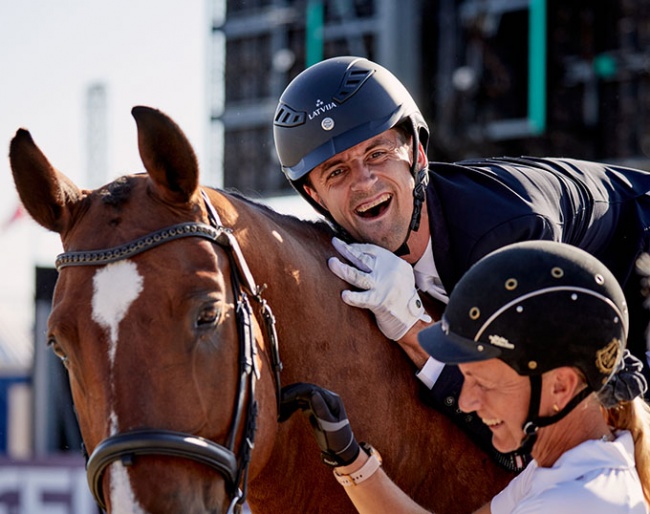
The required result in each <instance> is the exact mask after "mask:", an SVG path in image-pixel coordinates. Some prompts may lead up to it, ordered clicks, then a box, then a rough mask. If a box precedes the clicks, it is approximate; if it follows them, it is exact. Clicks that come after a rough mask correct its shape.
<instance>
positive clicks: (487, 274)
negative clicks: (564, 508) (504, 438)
mask: <svg viewBox="0 0 650 514" xmlns="http://www.w3.org/2000/svg"><path fill="white" fill-rule="evenodd" d="M627 332H628V310H627V304H626V301H625V297H624V295H623V291H622V290H621V287H620V285H619V284H618V282H617V281H616V278H614V275H612V273H611V272H610V271H609V270H608V269H607V268H606V267H605V266H604V265H603V264H602V263H601V262H600V261H598V260H597V259H596V258H595V257H593V256H591V255H590V254H588V253H586V252H585V251H583V250H581V249H579V248H576V247H574V246H570V245H566V244H563V243H557V242H552V241H528V242H523V243H516V244H513V245H509V246H506V247H504V248H502V249H500V250H497V251H495V252H493V253H491V254H489V255H488V256H486V257H484V258H483V259H481V260H480V261H479V262H477V263H476V264H475V265H474V266H472V268H470V270H469V271H468V272H467V273H466V274H465V275H464V276H463V277H462V278H461V280H460V281H459V282H458V284H457V285H456V287H455V288H454V290H453V291H452V293H451V295H450V297H449V304H448V306H447V308H446V310H445V312H444V314H443V317H442V320H441V321H440V322H438V323H437V324H436V325H434V326H433V327H431V328H428V329H426V330H424V331H422V332H421V333H420V334H419V336H418V339H419V341H420V344H421V345H422V347H423V348H424V349H425V350H426V351H427V352H428V353H429V354H431V355H432V356H433V357H434V358H436V359H438V360H440V361H442V362H444V363H447V364H461V363H464V362H474V361H482V360H487V359H491V358H498V359H501V360H502V361H503V362H505V363H506V364H508V365H509V366H510V367H512V368H513V369H514V370H515V371H516V372H517V373H519V374H520V375H524V376H529V377H530V379H531V386H532V387H531V402H530V408H529V413H528V420H527V423H526V425H525V426H524V430H525V431H526V433H528V434H533V433H534V432H535V431H536V430H537V428H539V427H543V426H547V425H550V424H552V423H555V422H556V421H559V420H560V419H561V418H562V417H564V416H565V415H566V414H568V413H569V412H570V411H571V410H572V409H573V408H574V407H575V406H576V405H577V404H578V403H579V402H580V401H582V400H583V399H584V398H585V397H586V396H587V395H588V394H589V393H591V392H592V391H599V390H600V389H601V388H602V387H603V386H604V385H605V384H606V383H607V381H608V380H609V379H610V377H611V376H612V374H613V373H614V371H615V370H616V369H617V366H618V364H619V362H620V360H621V359H622V356H623V350H624V348H625V345H626V339H627ZM561 366H573V367H576V368H578V369H579V370H580V371H581V372H582V373H583V374H584V376H585V378H586V381H587V388H586V389H584V390H583V391H582V392H581V393H579V394H578V395H576V397H575V398H574V399H573V400H572V401H571V402H569V404H568V405H567V406H566V407H565V408H564V409H563V410H562V411H561V412H559V413H558V414H556V415H554V416H551V417H547V418H541V417H539V402H540V397H541V375H542V373H544V372H546V371H549V370H552V369H554V368H558V367H561Z"/></svg>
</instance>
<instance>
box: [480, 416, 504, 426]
mask: <svg viewBox="0 0 650 514" xmlns="http://www.w3.org/2000/svg"><path fill="white" fill-rule="evenodd" d="M481 421H482V422H483V423H485V424H486V425H487V426H488V427H489V428H495V427H498V426H499V425H501V424H502V423H503V421H502V420H500V419H487V418H486V419H483V418H481Z"/></svg>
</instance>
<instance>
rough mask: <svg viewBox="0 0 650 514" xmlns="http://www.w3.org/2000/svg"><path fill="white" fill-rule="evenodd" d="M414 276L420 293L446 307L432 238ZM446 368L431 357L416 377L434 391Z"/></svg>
mask: <svg viewBox="0 0 650 514" xmlns="http://www.w3.org/2000/svg"><path fill="white" fill-rule="evenodd" d="M413 275H414V276H415V285H416V286H417V288H418V289H419V290H420V291H422V292H424V293H427V294H428V295H430V296H432V297H433V298H435V299H436V300H440V301H441V302H442V303H444V304H445V305H446V304H447V302H449V296H448V295H447V292H446V291H445V288H444V286H443V285H442V281H441V280H440V276H439V275H438V269H437V268H436V263H435V261H434V260H433V250H432V249H431V238H429V242H428V243H427V246H426V249H425V250H424V254H423V255H422V257H420V259H419V260H418V262H416V263H415V266H413ZM444 367H445V365H444V364H443V363H442V362H440V361H437V360H436V359H434V358H433V357H429V359H428V360H427V362H426V363H425V364H424V366H422V369H421V370H420V371H418V372H417V374H416V375H415V376H416V377H418V378H419V379H420V381H421V382H422V383H423V384H424V385H425V386H427V387H428V388H429V389H432V388H433V386H434V385H435V383H436V380H438V377H439V376H440V373H442V369H443V368H444Z"/></svg>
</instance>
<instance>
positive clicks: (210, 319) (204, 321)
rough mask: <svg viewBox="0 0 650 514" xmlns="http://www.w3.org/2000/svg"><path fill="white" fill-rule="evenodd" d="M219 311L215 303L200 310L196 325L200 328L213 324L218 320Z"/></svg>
mask: <svg viewBox="0 0 650 514" xmlns="http://www.w3.org/2000/svg"><path fill="white" fill-rule="evenodd" d="M219 314H220V310H219V308H218V307H217V304H216V303H213V304H211V305H207V306H205V307H203V309H201V312H199V315H198V316H197V318H196V325H197V326H199V327H201V326H205V325H212V324H214V323H215V322H216V321H217V319H218V318H219Z"/></svg>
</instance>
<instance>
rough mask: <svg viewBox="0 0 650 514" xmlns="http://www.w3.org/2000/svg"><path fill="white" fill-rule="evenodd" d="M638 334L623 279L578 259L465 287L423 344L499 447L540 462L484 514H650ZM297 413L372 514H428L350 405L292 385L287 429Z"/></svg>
mask: <svg viewBox="0 0 650 514" xmlns="http://www.w3.org/2000/svg"><path fill="white" fill-rule="evenodd" d="M627 330H628V312H627V305H626V301H625V297H624V295H623V291H622V290H621V287H620V286H619V284H618V283H617V281H616V279H615V277H614V276H613V275H612V273H611V272H610V271H609V270H608V269H607V268H606V267H605V266H603V265H602V263H600V262H599V261H598V260H597V259H595V258H594V257H593V256H591V255H589V254H588V253H586V252H584V251H583V250H580V249H578V248H576V247H574V246H570V245H566V244H562V243H557V242H552V241H527V242H523V243H516V244H513V245H508V246H506V247H504V248H502V249H500V250H496V251H495V252H493V253H491V254H489V255H488V256H486V257H484V258H483V259H481V260H480V261H479V262H478V263H476V264H475V265H474V266H473V267H472V268H471V269H470V270H469V271H468V272H467V273H466V274H465V275H464V276H463V277H462V278H461V280H460V281H459V282H458V284H457V285H456V287H455V288H454V291H453V292H452V293H451V295H450V298H449V304H448V307H447V309H446V310H445V312H444V314H443V317H442V320H441V321H440V322H439V323H436V324H435V325H434V326H433V327H431V328H428V329H426V330H424V331H422V332H421V333H420V335H419V339H420V342H421V344H422V346H423V347H424V348H425V349H426V350H427V351H428V352H430V353H431V355H433V356H434V357H435V358H437V359H438V360H440V361H442V362H446V363H449V364H457V365H458V366H459V367H460V369H461V371H462V373H463V375H464V376H465V381H464V384H463V388H462V393H461V395H460V406H461V408H462V409H463V410H465V411H477V412H478V415H479V416H481V418H482V419H483V420H484V422H485V423H486V424H487V425H489V427H490V430H491V431H492V438H493V444H494V446H495V447H496V448H497V449H499V450H500V451H503V452H510V451H512V450H514V449H516V448H518V447H521V446H523V447H524V448H525V449H526V451H528V450H530V451H531V454H532V456H533V459H534V460H533V461H532V462H531V463H530V464H529V465H528V466H527V467H526V469H525V470H524V471H523V472H522V473H521V474H520V475H519V476H517V477H516V478H515V479H514V480H513V481H512V482H511V483H510V484H509V485H508V486H507V487H506V488H505V489H504V490H503V491H502V492H501V493H499V494H498V495H496V496H495V497H494V498H493V499H492V501H491V502H490V503H489V504H487V505H485V506H483V507H482V508H481V509H480V510H479V511H478V512H481V513H490V512H491V513H492V514H498V513H499V514H500V513H514V512H590V513H593V514H598V513H603V514H604V513H607V514H611V513H616V512H621V513H623V512H625V513H648V512H650V509H649V506H650V503H649V502H650V432H649V431H650V407H649V406H648V404H646V403H645V401H643V399H642V398H641V397H640V396H641V395H642V394H643V393H644V391H646V390H647V383H646V381H645V378H644V376H643V375H642V373H641V372H640V369H641V362H640V361H639V360H638V359H636V358H635V357H634V356H632V355H631V354H630V353H629V352H628V351H627V350H625V345H626V336H627ZM297 409H302V410H303V411H305V412H306V413H307V414H308V416H309V417H310V422H311V425H312V428H313V430H314V433H315V435H316V437H317V439H318V442H319V446H320V448H321V450H322V455H323V460H324V462H326V463H329V464H330V465H332V466H334V475H335V476H336V477H337V479H338V481H339V482H340V483H341V484H342V485H344V486H346V487H345V490H346V492H347V494H348V495H349V497H350V499H351V500H352V501H353V503H354V504H355V506H356V507H357V509H358V511H359V512H369V513H373V514H375V513H377V512H413V513H416V512H417V513H419V512H425V511H424V509H422V508H421V507H420V506H418V505H417V504H415V502H413V501H412V500H411V499H410V498H408V496H407V495H406V494H405V493H404V492H402V491H401V490H399V489H398V488H397V486H396V485H395V484H394V483H392V482H391V481H390V479H389V478H388V476H387V475H386V474H385V473H384V472H383V470H381V461H380V460H379V457H378V456H377V451H376V450H374V449H373V448H372V447H371V446H369V445H367V444H366V443H360V444H359V443H357V441H356V440H355V438H354V435H353V433H352V429H351V427H350V424H349V422H348V420H347V416H346V414H345V408H344V406H343V403H342V402H341V399H340V398H339V397H338V396H337V395H335V394H334V393H331V392H329V391H327V390H324V389H321V388H319V387H317V386H315V385H313V384H305V383H298V384H293V385H290V386H288V387H286V388H285V389H284V391H283V404H282V415H283V417H284V418H285V419H286V418H288V417H289V416H290V415H291V414H292V413H293V412H294V411H295V410H297ZM360 447H361V448H363V449H364V450H365V451H360Z"/></svg>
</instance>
